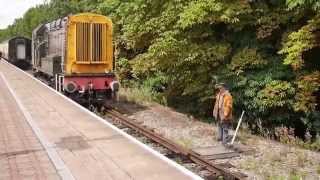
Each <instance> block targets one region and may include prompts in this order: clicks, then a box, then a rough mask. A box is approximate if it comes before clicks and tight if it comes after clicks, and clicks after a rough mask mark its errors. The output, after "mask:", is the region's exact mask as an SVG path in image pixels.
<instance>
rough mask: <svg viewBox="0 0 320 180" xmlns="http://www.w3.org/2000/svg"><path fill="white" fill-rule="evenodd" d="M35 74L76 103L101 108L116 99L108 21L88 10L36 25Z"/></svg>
mask: <svg viewBox="0 0 320 180" xmlns="http://www.w3.org/2000/svg"><path fill="white" fill-rule="evenodd" d="M32 43H33V44H32V53H33V60H32V64H33V68H34V74H35V75H36V76H38V75H43V76H45V77H47V78H48V79H49V81H50V82H51V84H52V86H54V87H55V89H56V90H58V91H60V92H63V93H64V94H66V95H67V96H69V97H70V98H72V99H74V100H76V101H77V102H79V103H80V104H84V105H88V106H89V107H93V106H94V107H102V106H103V105H104V104H105V102H106V101H107V100H112V99H115V98H116V94H117V91H118V89H119V83H118V81H117V80H116V76H115V74H114V72H113V70H114V59H113V45H112V22H111V20H110V19H109V18H107V17H105V16H102V15H98V14H92V13H82V14H76V15H71V16H68V17H64V18H61V19H58V20H56V21H53V22H51V23H47V24H43V25H40V26H38V27H37V28H36V29H35V30H34V31H33V35H32Z"/></svg>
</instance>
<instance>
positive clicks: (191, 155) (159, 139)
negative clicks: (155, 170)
mask: <svg viewBox="0 0 320 180" xmlns="http://www.w3.org/2000/svg"><path fill="white" fill-rule="evenodd" d="M106 112H107V113H108V114H109V115H111V116H113V117H115V118H117V119H118V120H120V121H119V122H120V123H121V124H124V125H125V126H127V127H129V128H131V129H133V130H135V131H137V132H138V133H140V134H142V135H144V136H146V137H148V138H150V139H151V140H152V141H154V142H156V143H159V144H160V145H162V146H164V147H166V148H167V149H169V150H171V151H173V152H174V153H176V154H179V155H182V156H184V157H186V158H188V159H190V160H191V161H192V162H194V163H196V164H198V165H201V166H203V167H204V168H205V169H206V170H208V171H210V172H211V173H212V176H214V177H219V176H223V177H224V178H225V179H228V180H229V179H230V180H243V179H246V178H247V176H246V175H245V174H242V173H237V172H231V171H229V170H228V169H225V168H224V167H222V166H220V165H217V164H213V163H211V162H210V161H209V160H207V159H205V158H203V157H201V155H199V154H197V153H196V152H194V151H192V150H189V149H186V148H184V147H182V146H181V145H179V144H177V143H175V142H173V141H171V140H169V139H167V138H165V137H163V136H161V135H159V134H156V133H154V132H153V131H152V130H150V129H147V128H145V127H143V126H141V125H140V124H138V123H135V122H133V121H132V119H129V118H127V117H125V116H123V115H122V114H121V113H119V112H117V111H115V110H106Z"/></svg>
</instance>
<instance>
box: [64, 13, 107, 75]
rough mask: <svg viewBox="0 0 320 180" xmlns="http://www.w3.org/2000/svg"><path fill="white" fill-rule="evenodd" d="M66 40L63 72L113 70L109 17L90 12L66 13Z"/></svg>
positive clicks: (78, 72) (81, 72)
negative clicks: (68, 14)
mask: <svg viewBox="0 0 320 180" xmlns="http://www.w3.org/2000/svg"><path fill="white" fill-rule="evenodd" d="M66 42H67V49H68V50H67V52H66V53H67V54H66V61H65V74H66V75H71V74H84V73H88V74H91V73H92V72H95V73H106V72H111V71H112V69H113V47H112V22H111V20H110V19H109V18H107V17H105V16H102V15H98V14H92V13H83V14H77V15H72V16H69V21H68V28H67V36H66Z"/></svg>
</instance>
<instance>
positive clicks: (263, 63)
mask: <svg viewBox="0 0 320 180" xmlns="http://www.w3.org/2000/svg"><path fill="white" fill-rule="evenodd" d="M319 7H320V3H319V1H317V0H287V1H285V0H271V1H267V0H227V1H225V0H184V1H181V0H147V1H146V0H132V1H123V0H105V1H100V0H94V1H93V0H71V1H63V0H51V1H50V3H48V4H44V5H41V6H38V7H36V8H32V9H30V10H29V11H28V12H27V13H26V14H25V15H24V17H23V18H21V19H17V20H16V21H15V23H14V24H13V25H12V26H9V27H8V29H6V30H1V31H0V40H3V39H5V38H8V37H10V36H14V35H25V36H30V35H31V31H32V29H33V28H35V27H36V26H37V25H38V24H39V23H42V22H46V21H50V20H52V19H55V18H57V17H61V16H65V15H67V14H70V13H78V12H87V11H90V12H96V13H101V14H104V15H108V16H110V17H112V19H113V22H114V32H115V34H114V37H115V47H116V51H115V52H116V56H117V60H118V61H117V67H118V69H117V70H118V73H119V77H120V78H121V81H122V84H123V85H124V86H128V87H132V86H134V87H137V86H138V87H139V88H140V89H142V90H145V92H146V93H149V94H150V95H151V96H156V98H155V99H156V100H160V101H161V102H163V103H166V104H168V105H170V106H174V107H176V108H178V109H183V110H185V111H188V112H190V113H194V114H197V115H200V116H204V117H210V115H211V109H212V101H213V99H212V97H213V94H214V91H213V87H214V84H215V83H217V82H224V83H227V84H229V86H230V91H231V92H232V94H233V96H234V106H235V112H236V113H239V112H241V111H242V110H246V112H247V116H246V121H247V122H248V124H249V125H250V128H251V129H252V130H254V131H260V132H261V131H265V130H266V129H267V130H269V131H271V132H270V134H274V132H272V130H273V129H274V127H280V126H282V125H283V126H288V127H292V128H294V129H295V134H296V135H298V136H300V137H302V138H303V137H304V136H305V134H306V133H307V134H310V135H311V136H312V137H313V138H315V137H316V134H317V133H318V134H319V133H320V113H319V105H318V104H319V103H320V100H319V97H320V96H319V94H320V90H319V87H320V62H319V58H320V14H319V10H320V8H319ZM153 99H154V98H153ZM261 127H262V128H261Z"/></svg>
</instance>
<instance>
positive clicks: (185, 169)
mask: <svg viewBox="0 0 320 180" xmlns="http://www.w3.org/2000/svg"><path fill="white" fill-rule="evenodd" d="M4 62H5V63H7V64H8V65H10V66H11V67H13V68H14V69H16V70H18V71H20V72H22V73H24V74H25V75H27V76H28V77H30V78H31V79H33V80H35V81H36V82H38V83H40V84H41V85H43V86H45V87H46V88H48V89H49V90H51V91H52V92H54V93H55V94H57V95H59V96H60V97H62V98H64V99H65V100H67V101H69V102H70V103H72V104H74V105H75V106H77V107H78V108H80V109H81V110H82V111H84V112H86V113H87V114H89V115H92V116H93V117H95V119H96V120H98V121H100V122H102V123H103V124H105V125H107V126H109V127H110V128H112V129H113V130H115V131H117V132H119V133H120V134H121V135H123V136H124V137H126V138H128V139H129V140H131V141H132V142H133V143H135V144H137V145H139V146H141V147H142V148H143V149H145V150H147V151H148V152H150V153H151V154H153V155H155V156H156V157H158V158H159V159H161V160H163V161H165V162H166V163H168V164H169V165H170V166H172V167H174V168H176V169H177V170H179V171H180V172H182V173H183V174H185V175H187V176H189V177H190V178H192V179H195V180H203V178H201V177H200V176H198V175H196V174H194V173H193V172H191V171H190V170H188V169H187V168H185V167H183V166H182V165H180V164H178V163H176V162H174V161H173V160H171V159H169V158H167V157H166V156H164V155H162V154H160V153H159V152H157V151H156V150H154V149H152V148H151V147H149V146H147V145H146V144H143V143H142V142H140V141H139V140H137V139H136V138H134V137H133V136H131V135H129V134H127V133H126V132H124V131H122V130H121V129H119V128H118V127H116V126H114V125H113V124H111V123H109V122H107V121H106V120H104V119H102V118H101V117H99V116H98V115H96V114H95V113H93V112H91V111H89V110H88V109H86V108H84V107H83V106H81V105H80V104H78V103H76V102H74V101H73V100H71V99H70V98H68V97H66V96H64V95H63V94H61V93H59V92H57V91H56V90H54V89H53V88H51V87H49V86H48V85H47V84H45V83H43V82H42V81H40V80H39V79H37V78H35V77H33V76H32V75H30V74H28V73H27V72H25V71H23V70H21V69H19V68H17V67H15V66H14V65H12V64H10V63H8V62H6V61H4Z"/></svg>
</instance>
